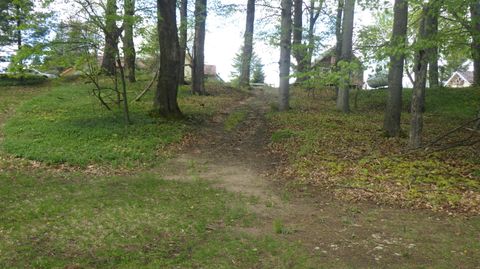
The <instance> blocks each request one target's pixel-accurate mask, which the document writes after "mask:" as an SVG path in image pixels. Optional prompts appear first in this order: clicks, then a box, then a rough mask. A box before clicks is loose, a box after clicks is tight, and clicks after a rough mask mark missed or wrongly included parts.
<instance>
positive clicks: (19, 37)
mask: <svg viewBox="0 0 480 269" xmlns="http://www.w3.org/2000/svg"><path fill="white" fill-rule="evenodd" d="M15 6H16V7H15V9H16V12H17V21H16V23H17V36H16V38H17V49H18V50H20V49H21V48H22V30H21V26H22V19H21V12H22V11H21V10H20V5H19V4H15Z"/></svg>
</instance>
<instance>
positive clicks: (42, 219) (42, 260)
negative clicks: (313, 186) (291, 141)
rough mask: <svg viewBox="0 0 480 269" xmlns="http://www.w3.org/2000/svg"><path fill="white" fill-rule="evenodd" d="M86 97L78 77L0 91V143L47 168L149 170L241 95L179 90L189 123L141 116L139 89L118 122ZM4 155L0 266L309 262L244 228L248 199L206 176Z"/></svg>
mask: <svg viewBox="0 0 480 269" xmlns="http://www.w3.org/2000/svg"><path fill="white" fill-rule="evenodd" d="M212 87H213V86H212ZM140 89H141V87H140V86H139V87H138V89H132V92H131V95H132V96H133V95H134V93H136V92H138V91H140ZM88 92H89V86H88V85H85V84H72V85H65V84H60V85H53V86H52V87H51V88H48V87H47V88H32V89H30V88H16V87H12V88H8V89H2V90H0V95H1V97H2V99H0V100H2V102H1V103H0V104H1V108H2V110H1V111H0V116H1V117H3V118H1V119H3V120H5V119H6V118H7V114H8V115H9V116H10V115H11V114H12V113H11V112H12V111H13V110H16V113H15V114H14V116H13V117H11V118H10V119H9V121H8V123H7V124H6V130H5V133H6V140H5V141H4V143H2V147H3V149H5V150H7V152H9V153H12V154H14V155H16V156H21V157H28V158H30V159H34V160H40V161H43V162H47V163H58V162H68V163H70V164H74V165H75V164H76V165H81V166H82V165H86V164H90V163H96V162H99V163H101V164H105V165H114V166H115V165H125V166H133V165H139V164H143V163H146V164H147V165H153V164H154V163H156V162H159V161H161V160H162V158H161V156H165V155H166V154H169V150H168V149H166V148H165V147H167V148H168V145H169V144H170V143H175V142H177V141H179V140H180V139H181V138H182V137H183V136H184V135H185V134H186V132H187V131H189V130H191V128H190V127H191V126H193V125H194V124H196V123H197V122H198V121H202V120H203V119H205V118H206V117H208V116H210V115H212V114H213V113H216V112H218V111H219V110H221V109H222V108H223V107H225V106H227V105H231V104H232V102H235V101H236V100H238V99H241V98H243V97H242V96H241V95H236V94H230V95H228V96H227V95H222V94H214V95H212V96H206V97H192V96H190V95H189V94H188V92H187V89H182V91H181V92H180V96H181V97H180V103H181V106H182V109H183V111H184V113H185V114H186V116H187V119H186V120H185V121H183V122H180V123H174V122H169V121H162V120H160V119H154V118H150V117H149V116H148V110H149V109H150V108H151V96H147V97H145V98H144V100H145V101H142V102H140V103H134V104H132V106H131V108H132V119H133V125H131V126H129V127H128V128H127V129H125V127H124V125H123V122H122V121H121V116H119V115H118V114H119V112H118V111H115V112H113V113H112V112H108V111H105V110H103V109H102V108H100V107H99V106H98V103H96V102H95V100H93V99H92V97H91V96H89V95H88ZM212 92H213V90H212ZM3 97H6V98H3ZM7 98H8V99H7ZM32 98H33V99H32ZM30 99H31V100H30ZM18 106H20V107H18ZM156 143H158V144H159V145H157V144H156ZM131 148H133V149H134V150H131ZM140 152H141V153H143V154H140ZM7 155H8V154H7V153H6V152H0V239H1V240H0V268H314V267H315V264H317V258H312V257H310V256H309V254H307V252H306V251H305V250H304V249H303V247H301V246H300V244H297V243H292V242H288V241H286V240H283V239H281V238H278V237H275V236H273V235H275V232H274V227H272V232H271V235H255V236H254V235H251V234H247V233H246V232H244V231H245V230H248V228H250V227H254V226H255V225H256V224H257V221H258V220H257V217H256V216H255V214H254V213H252V212H250V210H249V207H251V206H255V203H256V200H255V199H250V198H247V197H244V196H241V195H239V194H234V193H230V192H227V191H225V190H222V189H217V188H213V187H211V183H210V182H208V181H200V180H198V181H191V182H179V181H168V180H164V179H162V176H161V175H158V174H153V173H148V172H141V171H139V169H136V170H132V171H135V175H134V176H92V175H90V174H88V173H84V172H83V170H82V169H78V170H77V171H76V172H66V171H63V170H56V169H55V166H53V167H50V166H48V165H47V166H40V167H33V166H32V164H31V163H28V162H26V161H23V160H21V159H15V160H6V161H5V160H2V158H3V157H5V156H7ZM159 156H160V157H159ZM29 170H31V172H26V171H29ZM131 174H133V173H131Z"/></svg>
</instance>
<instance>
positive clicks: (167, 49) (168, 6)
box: [154, 0, 182, 118]
mask: <svg viewBox="0 0 480 269" xmlns="http://www.w3.org/2000/svg"><path fill="white" fill-rule="evenodd" d="M176 2H177V1H176V0H157V8H158V14H159V15H160V16H159V18H158V23H157V27H158V36H159V38H158V40H159V44H160V69H159V77H158V84H157V91H156V93H155V100H154V107H155V110H156V111H157V112H158V113H159V114H160V115H162V116H164V117H169V118H172V117H173V118H178V117H181V116H182V113H181V112H180V108H179V107H178V103H177V91H178V81H179V73H178V70H179V68H180V45H179V42H178V33H177V19H176Z"/></svg>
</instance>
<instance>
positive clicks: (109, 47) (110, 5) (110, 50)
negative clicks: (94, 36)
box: [102, 0, 120, 75]
mask: <svg viewBox="0 0 480 269" xmlns="http://www.w3.org/2000/svg"><path fill="white" fill-rule="evenodd" d="M116 17H117V0H107V6H106V9H105V29H104V34H105V46H104V49H103V59H102V70H103V71H104V72H105V73H106V74H108V75H113V74H114V73H115V52H116V48H117V46H118V37H119V35H120V33H119V32H120V30H119V29H118V27H117V22H116V20H117V18H116Z"/></svg>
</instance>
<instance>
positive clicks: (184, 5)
mask: <svg viewBox="0 0 480 269" xmlns="http://www.w3.org/2000/svg"><path fill="white" fill-rule="evenodd" d="M187 12H188V0H181V1H180V29H179V35H180V69H179V75H180V81H179V84H180V85H183V84H185V56H186V51H187V29H188V26H187V16H188V15H187Z"/></svg>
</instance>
